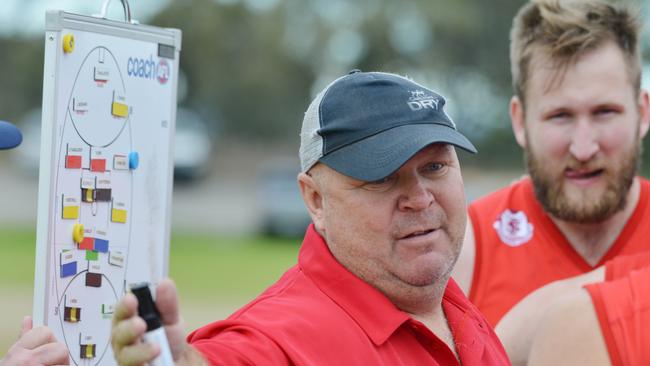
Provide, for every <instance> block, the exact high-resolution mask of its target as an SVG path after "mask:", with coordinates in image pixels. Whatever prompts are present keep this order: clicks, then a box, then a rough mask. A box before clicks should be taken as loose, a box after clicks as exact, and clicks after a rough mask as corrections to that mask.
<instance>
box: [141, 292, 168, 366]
mask: <svg viewBox="0 0 650 366" xmlns="http://www.w3.org/2000/svg"><path fill="white" fill-rule="evenodd" d="M131 292H133V294H134V295H135V297H137V298H138V315H140V317H141V318H142V319H144V321H145V322H146V323H147V332H146V333H145V334H144V336H143V337H142V338H143V340H144V341H145V342H147V343H156V344H158V345H159V346H160V355H159V356H158V357H156V358H155V359H154V360H153V361H151V362H150V363H149V365H151V366H174V359H173V358H172V353H171V351H170V350H169V342H167V336H166V335H165V328H163V326H162V323H161V321H160V313H159V312H158V309H157V308H156V303H155V302H154V301H153V298H152V297H151V291H149V285H148V284H147V283H143V284H137V285H134V286H132V287H131Z"/></svg>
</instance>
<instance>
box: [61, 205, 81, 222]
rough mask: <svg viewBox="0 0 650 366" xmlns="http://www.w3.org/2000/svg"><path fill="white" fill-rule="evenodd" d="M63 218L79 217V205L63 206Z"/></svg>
mask: <svg viewBox="0 0 650 366" xmlns="http://www.w3.org/2000/svg"><path fill="white" fill-rule="evenodd" d="M63 218H64V219H77V218H79V206H63Z"/></svg>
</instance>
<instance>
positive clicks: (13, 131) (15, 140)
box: [0, 121, 23, 150]
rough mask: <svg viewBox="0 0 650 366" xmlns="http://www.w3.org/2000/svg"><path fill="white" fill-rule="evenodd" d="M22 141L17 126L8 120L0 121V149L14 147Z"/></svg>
mask: <svg viewBox="0 0 650 366" xmlns="http://www.w3.org/2000/svg"><path fill="white" fill-rule="evenodd" d="M22 141H23V135H22V134H21V133H20V130H19V129H18V127H16V126H14V125H12V124H11V123H9V122H5V121H0V150H4V149H11V148H14V147H16V146H18V145H20V143H21V142H22Z"/></svg>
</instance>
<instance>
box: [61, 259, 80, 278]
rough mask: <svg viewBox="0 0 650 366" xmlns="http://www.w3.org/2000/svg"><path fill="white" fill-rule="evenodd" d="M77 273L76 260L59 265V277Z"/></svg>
mask: <svg viewBox="0 0 650 366" xmlns="http://www.w3.org/2000/svg"><path fill="white" fill-rule="evenodd" d="M76 274H77V262H71V263H67V264H62V265H61V278H64V277H70V276H74V275H76Z"/></svg>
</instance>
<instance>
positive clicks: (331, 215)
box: [112, 70, 509, 366]
mask: <svg viewBox="0 0 650 366" xmlns="http://www.w3.org/2000/svg"><path fill="white" fill-rule="evenodd" d="M444 104H445V100H444V98H443V97H442V96H440V95H438V94H437V93H435V92H433V91H431V90H429V89H427V88H426V87H424V86H422V85H419V84H417V83H415V82H413V81H411V80H408V79H406V78H403V77H400V76H397V75H394V74H387V73H380V72H368V73H364V72H360V71H358V70H355V71H353V72H351V73H350V74H348V75H345V76H343V77H341V78H339V79H337V80H335V81H334V82H332V83H331V84H330V85H329V86H327V87H326V88H325V89H324V90H323V91H322V92H321V93H320V94H319V95H318V96H317V97H316V99H315V100H314V101H313V102H312V103H311V105H310V107H309V108H308V109H307V112H306V113H305V118H304V120H303V126H302V132H301V147H300V158H301V166H302V172H301V173H300V174H299V175H298V184H299V186H300V189H301V193H302V197H303V200H304V202H305V204H306V206H307V209H308V211H309V213H310V215H311V218H312V221H313V224H312V225H311V226H310V227H309V228H308V230H307V233H306V235H305V238H304V241H303V243H302V247H301V250H300V254H299V257H298V264H297V265H296V266H294V267H292V268H291V269H289V270H288V271H287V272H286V273H285V274H284V276H283V277H282V278H281V279H280V280H279V281H278V282H277V283H275V284H274V285H273V286H271V287H270V288H268V289H267V290H266V291H265V292H264V293H262V294H261V295H260V296H258V297H257V298H256V299H255V300H253V301H252V302H250V303H249V304H248V305H246V306H244V307H243V308H242V309H240V310H239V311H237V312H236V313H234V314H233V315H231V316H230V317H229V318H228V319H226V320H223V321H217V322H215V323H212V324H208V325H207V326H205V327H203V328H200V329H198V330H196V331H194V332H193V333H191V334H190V335H189V337H188V338H187V343H185V342H184V341H182V340H181V335H182V330H181V329H180V326H179V319H178V308H177V298H176V294H175V290H174V287H173V285H172V284H171V282H168V281H164V282H162V283H161V284H160V285H159V286H158V289H157V293H158V300H157V303H158V307H159V310H160V313H161V315H162V318H163V323H165V324H167V335H168V338H169V340H170V346H171V349H172V353H173V357H174V359H175V361H176V362H177V363H179V364H200V363H203V362H206V361H207V362H209V363H211V364H214V365H244V364H246V365H460V364H461V363H462V364H463V365H466V366H467V365H482V366H486V365H508V364H509V361H508V360H507V357H506V356H505V352H504V350H503V347H502V346H501V344H500V342H499V341H498V339H497V338H496V336H495V334H494V332H493V331H492V329H491V328H490V326H489V325H488V324H487V322H486V321H485V319H484V318H483V317H482V316H481V314H480V313H479V312H478V311H477V309H476V308H475V307H474V306H473V305H472V304H471V303H470V302H469V301H468V300H467V299H466V298H465V296H464V295H463V294H462V292H461V290H460V289H459V288H458V286H457V285H456V284H455V282H454V281H453V280H452V279H450V277H449V275H450V272H451V269H452V267H453V266H454V263H455V262H456V258H457V256H458V253H459V251H460V246H461V243H462V240H463V234H464V231H465V220H466V219H465V217H466V215H465V197H464V191H463V181H462V177H461V174H460V166H459V162H458V157H457V156H456V151H455V147H460V148H462V149H465V150H468V151H471V152H475V151H476V150H475V148H474V146H473V145H472V144H471V143H470V142H469V141H468V140H467V139H466V138H465V137H464V136H463V135H461V134H460V133H459V132H458V131H457V130H456V126H455V124H454V123H453V122H452V121H451V119H450V118H449V117H448V116H447V114H446V113H445V112H444V109H443V107H444ZM136 305H137V300H136V299H135V297H134V296H132V295H127V296H125V297H124V299H123V300H122V301H121V302H120V303H119V304H118V306H117V308H116V312H115V315H114V318H113V320H114V326H113V334H112V340H113V350H114V353H115V356H116V358H117V360H118V362H119V363H120V364H123V365H132V364H142V363H146V362H149V361H150V360H152V359H153V358H154V357H155V355H156V354H157V352H158V348H157V347H156V346H152V345H149V344H145V343H140V342H139V339H140V337H141V336H142V334H143V333H144V331H145V323H144V321H143V320H142V319H140V318H139V317H137V316H135V315H136V308H137V306H136Z"/></svg>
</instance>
